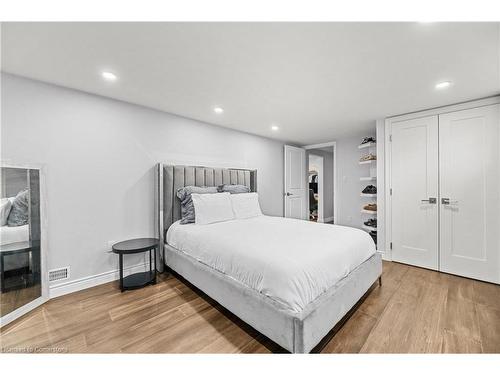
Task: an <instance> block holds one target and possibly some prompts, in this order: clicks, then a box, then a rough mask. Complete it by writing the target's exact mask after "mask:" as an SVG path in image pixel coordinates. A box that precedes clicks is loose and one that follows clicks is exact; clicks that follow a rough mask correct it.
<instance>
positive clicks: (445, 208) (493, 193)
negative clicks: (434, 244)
mask: <svg viewBox="0 0 500 375" xmlns="http://www.w3.org/2000/svg"><path fill="white" fill-rule="evenodd" d="M499 108H500V106H499V105H491V106H485V107H479V108H474V109H469V110H464V111H459V112H453V113H448V114H444V115H441V116H440V117H439V146H440V191H441V200H440V203H441V207H440V211H441V213H440V228H441V233H440V258H441V259H440V263H441V266H440V269H441V271H444V272H449V273H453V274H457V275H461V276H466V277H471V278H474V279H480V280H485V281H490V282H495V283H498V282H500V256H499V253H500V240H499V239H500V237H499V233H500V220H499V216H500V197H499V195H500V193H499V191H500V186H499V178H500V172H499V168H500V163H499V161H500V160H499V143H500V137H499V133H500V132H499V121H500V120H499V119H500V118H499Z"/></svg>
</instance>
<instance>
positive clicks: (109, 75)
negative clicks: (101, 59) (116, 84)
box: [101, 72, 118, 82]
mask: <svg viewBox="0 0 500 375" xmlns="http://www.w3.org/2000/svg"><path fill="white" fill-rule="evenodd" d="M101 76H102V78H104V79H105V80H106V81H110V82H112V81H116V80H117V79H118V77H117V76H116V74H115V73H111V72H102V73H101Z"/></svg>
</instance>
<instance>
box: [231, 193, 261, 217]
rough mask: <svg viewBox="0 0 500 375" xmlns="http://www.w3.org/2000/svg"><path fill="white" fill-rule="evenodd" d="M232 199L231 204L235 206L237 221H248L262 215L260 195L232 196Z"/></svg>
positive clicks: (243, 194)
mask: <svg viewBox="0 0 500 375" xmlns="http://www.w3.org/2000/svg"><path fill="white" fill-rule="evenodd" d="M230 198H231V203H232V204H233V212H234V216H235V217H236V219H248V218H250V217H256V216H261V215H262V211H261V209H260V205H259V194H257V193H242V194H231V197H230Z"/></svg>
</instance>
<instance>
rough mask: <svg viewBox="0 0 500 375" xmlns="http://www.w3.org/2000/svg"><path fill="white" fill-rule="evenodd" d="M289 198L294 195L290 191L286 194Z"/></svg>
mask: <svg viewBox="0 0 500 375" xmlns="http://www.w3.org/2000/svg"><path fill="white" fill-rule="evenodd" d="M285 195H286V196H287V197H289V196H290V195H293V194H292V193H289V192H288V191H287V192H286V194H285Z"/></svg>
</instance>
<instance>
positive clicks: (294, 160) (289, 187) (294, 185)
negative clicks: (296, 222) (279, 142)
mask: <svg viewBox="0 0 500 375" xmlns="http://www.w3.org/2000/svg"><path fill="white" fill-rule="evenodd" d="M306 196H307V195H306V151H305V150H304V149H303V148H300V147H293V146H288V145H285V217H290V218H294V219H306V214H307V212H306V211H307V206H306V203H307V201H306Z"/></svg>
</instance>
